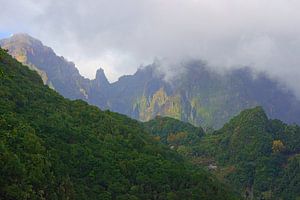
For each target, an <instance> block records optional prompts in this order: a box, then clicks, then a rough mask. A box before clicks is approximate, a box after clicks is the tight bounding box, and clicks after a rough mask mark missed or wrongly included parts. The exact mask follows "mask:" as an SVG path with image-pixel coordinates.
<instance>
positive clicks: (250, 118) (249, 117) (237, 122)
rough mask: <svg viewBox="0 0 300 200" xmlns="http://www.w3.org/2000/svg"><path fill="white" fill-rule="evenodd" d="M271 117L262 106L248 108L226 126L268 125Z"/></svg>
mask: <svg viewBox="0 0 300 200" xmlns="http://www.w3.org/2000/svg"><path fill="white" fill-rule="evenodd" d="M268 122H269V119H268V116H267V114H266V113H265V111H264V109H263V108H262V107H261V106H257V107H254V108H250V109H246V110H244V111H242V112H241V113H240V114H238V115H237V116H235V117H234V118H232V119H231V120H230V122H229V123H227V124H226V125H225V126H224V127H244V126H247V127H252V126H253V127H266V126H267V125H268Z"/></svg>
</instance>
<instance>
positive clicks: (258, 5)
mask: <svg viewBox="0 0 300 200" xmlns="http://www.w3.org/2000/svg"><path fill="white" fill-rule="evenodd" d="M0 7H1V12H0V37H5V36H7V35H9V34H11V33H17V32H26V33H29V34H31V35H32V36H34V37H36V38H38V39H40V40H42V42H43V43H44V44H46V45H48V46H50V47H52V48H53V49H54V50H55V52H56V53H58V54H59V55H63V56H64V57H66V58H67V59H68V60H71V61H74V62H75V64H76V66H77V67H78V68H79V70H80V72H81V74H82V75H84V76H86V77H90V78H94V76H95V72H96V69H97V68H99V67H103V68H104V70H105V72H106V74H107V76H108V77H109V79H110V80H111V81H114V80H116V79H117V78H118V77H119V76H120V75H123V74H130V73H133V72H134V71H135V70H136V68H137V67H139V66H140V65H143V64H148V63H151V62H152V61H153V59H154V58H165V59H168V60H171V61H172V62H171V63H174V62H177V61H178V62H179V61H180V60H182V59H186V58H198V59H203V60H206V61H207V62H208V64H209V65H210V66H213V67H217V68H228V67H239V66H245V65H248V66H251V67H253V68H255V69H258V70H261V71H266V72H268V73H269V74H270V75H271V76H273V77H277V78H279V79H280V80H281V81H282V82H284V83H287V84H288V85H289V86H290V87H291V88H293V89H294V90H295V91H296V92H297V93H298V94H299V95H300V84H299V81H298V79H299V77H300V67H299V66H300V1H299V0H0Z"/></svg>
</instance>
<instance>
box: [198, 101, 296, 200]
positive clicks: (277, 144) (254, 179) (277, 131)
mask: <svg viewBox="0 0 300 200" xmlns="http://www.w3.org/2000/svg"><path fill="white" fill-rule="evenodd" d="M207 141H209V143H207ZM299 142H300V129H299V127H298V126H296V125H290V126H289V125H286V124H284V123H282V122H281V121H279V120H269V119H268V118H267V116H266V114H265V112H264V111H263V109H262V108H261V107H256V108H253V109H248V110H245V111H243V112H241V113H240V114H239V115H238V116H237V117H234V118H233V119H232V120H231V121H230V122H229V123H227V124H225V126H224V127H223V128H222V129H220V130H218V131H216V132H215V133H214V134H213V135H211V136H207V138H205V139H204V140H203V143H200V144H199V147H198V149H197V150H198V153H197V154H198V155H202V156H208V157H210V158H213V160H215V162H217V163H218V165H219V167H220V170H219V171H218V172H217V173H219V175H221V176H222V177H224V178H225V179H226V180H227V181H228V182H230V183H231V184H232V185H234V186H235V187H236V188H238V189H239V190H240V191H241V193H243V194H246V193H248V194H249V195H252V193H253V195H254V197H256V198H260V197H261V198H264V199H280V198H283V199H297V198H299V197H300V196H299V192H300V191H299V182H300V179H299V176H297V175H296V174H300V169H299V162H298V163H297V162H296V160H297V159H296V158H297V155H299V153H300V151H299V147H300V145H299V144H300V143H299ZM207 145H210V147H209V148H206V147H207ZM294 157H296V158H294ZM226 169H231V170H229V171H227V172H226ZM291 174H295V175H293V178H291ZM296 188H298V190H297V189H296Z"/></svg>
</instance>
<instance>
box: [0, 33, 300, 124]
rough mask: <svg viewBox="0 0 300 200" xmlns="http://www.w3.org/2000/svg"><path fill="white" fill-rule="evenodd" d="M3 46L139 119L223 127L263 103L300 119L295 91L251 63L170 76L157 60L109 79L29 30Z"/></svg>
mask: <svg viewBox="0 0 300 200" xmlns="http://www.w3.org/2000/svg"><path fill="white" fill-rule="evenodd" d="M0 45H1V46H2V47H3V48H5V49H8V50H9V53H10V54H11V55H12V56H14V57H15V58H16V59H18V60H19V61H20V62H22V63H23V64H26V65H28V66H29V67H30V68H32V69H35V70H37V71H38V72H39V74H40V75H41V76H42V77H43V80H44V82H45V83H46V84H48V85H49V86H50V87H52V88H54V89H55V90H56V91H58V92H59V93H60V94H62V95H63V96H64V97H67V98H70V99H83V100H85V101H87V102H89V103H90V104H93V105H96V106H98V107H100V108H101V109H109V110H112V111H115V112H118V113H122V114H125V115H127V116H130V117H132V118H134V119H138V120H141V121H148V120H150V119H153V118H155V117H156V116H157V115H160V116H169V117H172V118H176V119H179V120H182V121H185V122H190V123H192V124H193V125H196V126H199V125H201V126H203V127H204V128H205V129H208V128H211V127H212V128H220V127H222V126H223V125H224V124H225V123H226V122H227V121H228V120H229V119H230V118H232V117H233V116H235V115H236V114H238V113H239V112H240V111H242V110H244V109H247V108H251V107H254V106H262V107H263V108H264V110H265V111H266V113H267V115H268V116H269V117H271V118H277V119H280V120H283V121H284V122H287V123H298V124H299V123H300V118H299V116H300V101H299V100H298V99H297V98H296V97H295V95H294V94H293V92H291V91H289V90H288V89H286V88H283V87H282V86H281V85H280V84H279V83H278V82H276V81H275V80H272V79H270V78H269V77H268V76H267V75H265V74H263V73H260V74H259V73H258V74H257V73H254V72H253V71H251V70H250V69H249V68H243V69H235V70H229V71H226V72H223V73H219V72H216V71H213V70H211V69H210V68H209V67H208V66H207V65H205V64H204V63H203V62H200V61H190V62H186V63H183V64H182V66H181V67H182V69H184V70H183V72H182V73H180V74H178V76H176V77H174V78H173V79H171V80H166V76H165V75H164V74H162V73H160V72H159V71H160V66H159V64H158V63H156V62H155V63H153V64H152V65H149V66H145V67H143V68H140V69H138V70H137V72H136V73H135V74H133V75H126V76H122V77H121V78H119V80H118V81H116V82H114V83H109V82H108V81H107V79H106V77H105V74H104V72H103V70H101V69H100V70H98V71H97V75H96V79H94V80H88V79H85V78H83V77H82V76H81V75H80V74H79V72H78V70H77V69H76V68H75V66H74V64H73V63H70V62H68V61H66V60H65V59H64V58H63V57H59V56H57V55H55V53H54V52H53V50H51V49H50V48H49V47H45V46H44V45H42V43H41V42H40V41H38V40H36V39H34V38H32V37H30V36H28V35H26V34H16V35H14V36H12V37H11V38H8V39H4V40H1V41H0ZM174 70H176V69H174Z"/></svg>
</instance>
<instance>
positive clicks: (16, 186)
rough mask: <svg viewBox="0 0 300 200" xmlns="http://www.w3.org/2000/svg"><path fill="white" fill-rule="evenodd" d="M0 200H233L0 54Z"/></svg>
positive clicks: (137, 133) (149, 140)
mask: <svg viewBox="0 0 300 200" xmlns="http://www.w3.org/2000/svg"><path fill="white" fill-rule="evenodd" d="M0 69H1V76H0V77H1V79H0V199H11V200H12V199H120V200H121V199H124V200H125V199H132V200H133V199H216V200H219V199H237V197H236V195H235V194H234V193H233V192H231V190H229V189H228V187H227V186H226V185H225V184H223V183H221V182H220V181H218V180H217V178H215V177H214V176H213V175H212V174H210V173H209V172H207V171H206V170H204V169H202V168H200V167H196V166H194V165H192V164H191V163H189V162H188V161H186V158H184V157H183V156H181V155H179V154H178V153H177V152H176V151H174V150H170V149H169V148H168V147H167V146H166V145H164V144H162V143H160V142H158V141H157V140H156V139H155V137H153V136H152V135H150V134H149V133H148V132H147V131H146V130H145V129H144V126H143V125H142V124H141V123H140V122H137V121H135V120H132V119H130V118H128V117H126V116H124V115H120V114H117V113H113V112H110V111H101V110H99V108H97V107H95V106H90V105H88V104H87V103H85V102H83V101H81V100H76V101H70V100H68V99H65V98H63V97H62V96H60V95H59V94H58V93H57V92H55V91H54V90H52V89H50V88H49V87H48V86H45V85H43V82H42V80H41V78H40V77H39V75H38V74H37V73H36V72H35V71H31V70H29V69H28V68H27V67H26V66H23V65H22V64H20V63H19V62H18V61H16V60H15V59H13V58H12V57H11V56H10V55H8V54H7V52H6V51H4V50H2V49H1V50H0Z"/></svg>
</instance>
